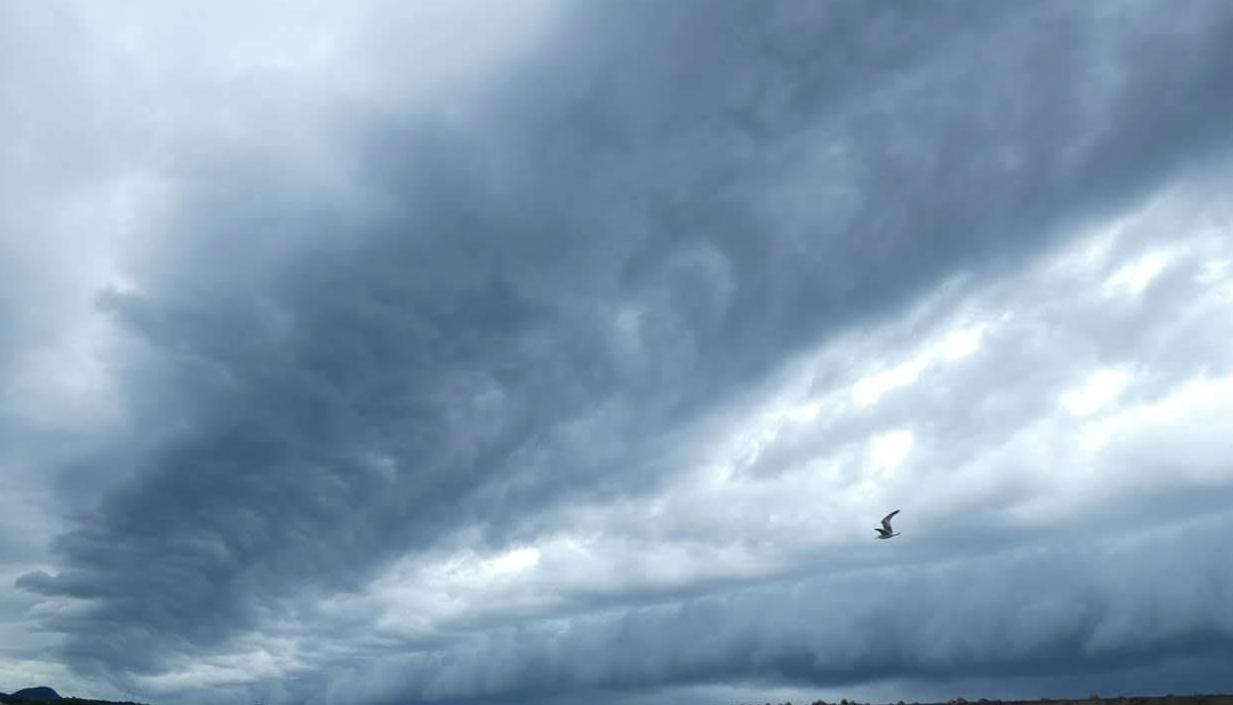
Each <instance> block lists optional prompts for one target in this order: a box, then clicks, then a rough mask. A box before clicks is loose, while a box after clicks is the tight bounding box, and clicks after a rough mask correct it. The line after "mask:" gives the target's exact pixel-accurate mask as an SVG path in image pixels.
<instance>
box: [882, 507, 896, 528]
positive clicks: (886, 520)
mask: <svg viewBox="0 0 1233 705" xmlns="http://www.w3.org/2000/svg"><path fill="white" fill-rule="evenodd" d="M898 513H899V510H898V509H896V510H895V511H893V512H891V513H890V514H887V515H886V516H884V517H882V528H883V529H886V531H887V533H890V532H891V531H894V529H892V528H891V523H890V520H891V518H892V517H894V516H895V515H896V514H898Z"/></svg>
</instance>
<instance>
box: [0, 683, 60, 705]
mask: <svg viewBox="0 0 1233 705" xmlns="http://www.w3.org/2000/svg"><path fill="white" fill-rule="evenodd" d="M0 697H5V698H8V700H5V702H10V701H16V702H22V701H25V702H37V703H41V702H46V701H48V700H60V699H61V698H60V694H59V693H57V692H56V691H55V690H54V689H52V688H48V687H47V686H45V685H40V686H37V687H34V688H22V689H21V690H19V691H17V692H15V693H11V694H9V695H3V696H0Z"/></svg>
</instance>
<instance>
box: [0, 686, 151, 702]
mask: <svg viewBox="0 0 1233 705" xmlns="http://www.w3.org/2000/svg"><path fill="white" fill-rule="evenodd" d="M49 702H54V703H56V705H141V704H140V703H134V702H130V701H127V700H126V701H124V702H115V701H113V700H87V699H85V698H65V697H61V695H60V694H59V693H57V692H56V691H55V689H53V688H48V687H47V686H45V685H40V686H38V687H35V688H22V689H21V690H19V691H17V692H15V693H0V703H3V705H34V704H35V703H49Z"/></svg>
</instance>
